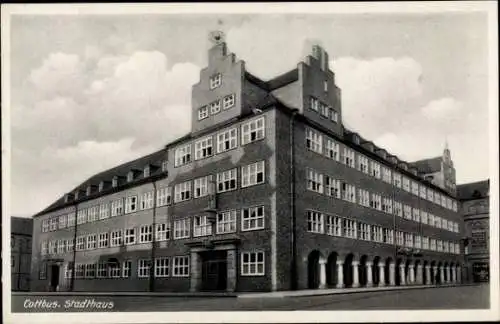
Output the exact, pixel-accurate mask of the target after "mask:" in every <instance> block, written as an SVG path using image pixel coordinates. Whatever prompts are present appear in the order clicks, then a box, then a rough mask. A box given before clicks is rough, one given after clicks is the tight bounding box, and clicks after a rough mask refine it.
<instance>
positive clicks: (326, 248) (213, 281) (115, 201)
mask: <svg viewBox="0 0 500 324" xmlns="http://www.w3.org/2000/svg"><path fill="white" fill-rule="evenodd" d="M340 97H341V92H340V89H339V88H338V87H337V86H336V84H335V76H334V73H333V72H332V71H331V70H330V69H329V67H328V54H327V53H326V51H325V50H324V49H323V48H321V47H319V46H314V47H313V49H312V53H311V54H310V55H308V56H307V57H306V59H305V60H304V61H303V62H300V63H299V64H298V65H297V67H296V68H295V69H293V70H291V71H289V72H287V73H285V74H283V75H280V76H278V77H276V78H274V79H272V80H268V81H263V80H261V79H259V78H257V77H255V76H254V75H252V74H251V73H249V72H248V71H246V68H245V62H244V61H241V60H238V59H237V58H236V56H235V55H234V54H232V53H230V52H229V50H228V48H227V45H226V43H225V42H224V41H223V40H221V38H220V37H219V38H218V39H216V40H215V41H214V45H213V47H212V48H211V49H210V50H209V52H208V66H207V67H206V68H204V69H202V70H201V72H200V81H199V82H198V83H197V84H195V85H193V88H192V100H191V102H192V125H191V132H190V133H189V134H188V135H186V136H184V137H182V138H179V139H177V140H175V141H174V142H172V143H169V144H168V145H166V146H165V148H164V149H162V150H159V151H158V152H155V153H153V154H152V155H150V156H147V157H144V158H141V159H138V160H135V161H132V162H129V163H126V164H124V165H121V166H119V167H116V168H114V169H111V170H108V171H105V172H103V173H101V174H98V175H96V176H94V177H91V178H90V179H88V180H87V181H85V182H84V183H82V184H81V185H80V186H79V187H77V188H75V189H74V190H72V191H71V193H68V194H66V195H65V196H64V197H61V198H60V199H59V200H58V201H56V202H55V203H54V204H53V205H51V206H49V207H48V208H47V209H45V210H44V211H42V212H40V213H39V214H37V215H36V216H35V217H34V232H35V234H34V244H33V250H34V253H33V267H32V275H33V276H34V278H35V277H36V278H35V279H34V282H35V283H34V289H35V290H76V291H78V290H89V291H92V290H94V291H99V290H109V291H118V290H126V291H147V290H157V291H214V290H216V291H220V290H223V291H275V290H289V289H307V288H326V287H357V286H372V285H406V284H429V285H430V284H436V283H451V282H459V281H460V280H461V278H462V276H461V272H462V266H463V246H462V242H461V237H462V235H461V233H463V230H464V226H463V220H462V218H461V217H460V216H459V213H458V203H457V200H456V198H455V196H454V195H453V194H450V193H449V192H447V191H446V190H443V189H442V188H440V187H438V186H436V185H434V184H433V183H431V182H430V181H427V180H425V179H424V177H422V176H421V175H419V170H418V169H417V168H415V167H412V166H411V164H410V163H407V162H405V161H402V160H400V159H398V158H397V157H396V156H394V155H391V154H389V153H388V152H387V151H386V150H384V149H382V148H378V147H376V146H375V145H374V144H373V143H372V142H370V141H368V140H365V139H363V138H362V137H361V136H360V135H359V134H357V133H355V132H352V131H350V130H347V129H345V127H344V126H343V125H342V109H341V98H340Z"/></svg>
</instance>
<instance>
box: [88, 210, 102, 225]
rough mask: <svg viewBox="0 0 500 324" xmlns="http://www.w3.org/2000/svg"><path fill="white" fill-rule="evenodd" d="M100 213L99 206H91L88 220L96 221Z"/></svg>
mask: <svg viewBox="0 0 500 324" xmlns="http://www.w3.org/2000/svg"><path fill="white" fill-rule="evenodd" d="M98 214H99V206H92V207H89V209H88V211H87V222H88V223H90V222H94V221H96V220H97V216H98Z"/></svg>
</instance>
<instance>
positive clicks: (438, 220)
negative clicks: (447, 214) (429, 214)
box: [434, 216, 441, 228]
mask: <svg viewBox="0 0 500 324" xmlns="http://www.w3.org/2000/svg"><path fill="white" fill-rule="evenodd" d="M434 226H436V227H437V228H441V217H439V216H434Z"/></svg>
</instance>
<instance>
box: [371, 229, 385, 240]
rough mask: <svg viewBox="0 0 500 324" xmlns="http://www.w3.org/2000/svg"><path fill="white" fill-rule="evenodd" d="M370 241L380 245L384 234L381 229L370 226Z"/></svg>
mask: <svg viewBox="0 0 500 324" xmlns="http://www.w3.org/2000/svg"><path fill="white" fill-rule="evenodd" d="M372 240H373V241H375V242H380V243H383V242H384V234H383V228H382V227H380V226H376V225H372Z"/></svg>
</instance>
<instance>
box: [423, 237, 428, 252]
mask: <svg viewBox="0 0 500 324" xmlns="http://www.w3.org/2000/svg"><path fill="white" fill-rule="evenodd" d="M422 249H424V250H428V249H429V238H428V237H426V236H424V237H422Z"/></svg>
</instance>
